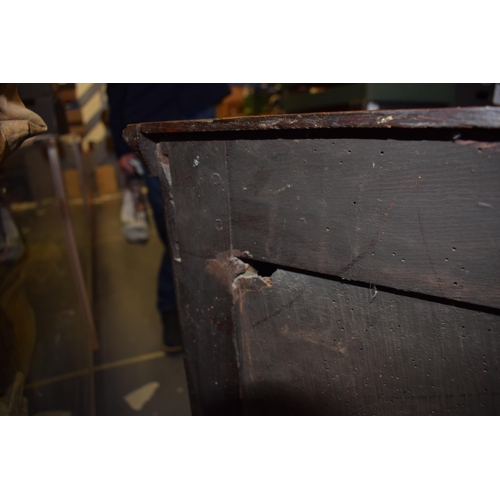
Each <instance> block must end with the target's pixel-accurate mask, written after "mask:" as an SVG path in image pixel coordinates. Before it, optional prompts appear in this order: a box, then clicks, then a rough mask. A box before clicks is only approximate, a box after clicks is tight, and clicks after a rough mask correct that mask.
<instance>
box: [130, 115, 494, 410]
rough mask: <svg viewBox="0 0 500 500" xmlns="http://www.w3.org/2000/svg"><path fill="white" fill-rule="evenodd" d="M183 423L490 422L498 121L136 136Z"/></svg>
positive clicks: (272, 123)
mask: <svg viewBox="0 0 500 500" xmlns="http://www.w3.org/2000/svg"><path fill="white" fill-rule="evenodd" d="M125 136H126V138H127V140H128V142H129V144H131V145H132V146H133V147H134V148H135V150H136V151H137V152H139V153H140V154H141V155H142V157H143V159H144V161H145V163H146V164H147V165H148V168H149V170H150V173H151V174H152V175H157V176H159V177H160V180H161V183H162V189H163V195H164V202H165V211H166V214H167V220H168V222H167V226H168V233H169V237H170V244H171V251H172V256H173V259H174V264H175V278H176V291H177V298H178V303H179V309H180V315H181V323H182V327H183V335H184V343H185V360H186V370H187V374H188V381H189V388H190V397H191V403H192V411H193V413H194V414H219V415H221V414H275V415H284V414H301V415H303V414H305V415H310V414H311V415H322V414H324V415H427V414H436V415H498V414H499V413H500V363H499V361H500V317H499V312H500V109H495V108H463V109H432V110H405V111H382V112H380V111H379V112H351V113H322V114H311V115H283V116H273V117H260V118H257V117H251V118H240V119H223V120H206V121H192V122H164V123H150V124H140V125H130V126H129V127H128V128H127V129H126V131H125Z"/></svg>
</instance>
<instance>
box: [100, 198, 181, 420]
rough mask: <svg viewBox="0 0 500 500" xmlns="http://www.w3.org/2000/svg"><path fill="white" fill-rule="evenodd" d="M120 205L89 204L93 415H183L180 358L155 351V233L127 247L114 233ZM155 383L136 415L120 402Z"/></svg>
mask: <svg viewBox="0 0 500 500" xmlns="http://www.w3.org/2000/svg"><path fill="white" fill-rule="evenodd" d="M120 206H121V200H120V199H115V200H109V201H105V202H101V203H98V204H97V205H95V225H96V240H95V241H96V244H95V254H94V313H95V314H94V316H95V321H96V328H97V332H98V338H99V344H100V346H99V351H97V352H96V353H95V363H94V365H95V370H96V371H95V388H96V391H95V392H96V413H97V415H189V414H190V407H189V398H188V392H187V384H186V377H185V372H184V362H183V358H182V355H176V356H165V355H164V353H163V351H161V345H162V337H161V322H160V317H159V315H158V313H157V311H156V307H155V301H156V286H157V285H156V282H157V272H158V269H159V265H160V259H161V255H162V251H163V246H162V243H161V241H160V240H159V238H158V236H157V234H156V231H155V229H154V228H153V230H152V235H151V239H150V241H149V242H148V243H147V244H146V245H131V244H129V243H127V242H126V241H125V239H124V237H123V235H122V233H121V230H120V219H119V213H120ZM150 382H158V383H159V387H158V389H157V390H156V392H155V393H154V395H153V396H152V398H151V399H150V400H149V401H148V402H147V403H146V404H145V405H144V406H143V408H142V409H141V410H139V411H137V410H134V409H132V408H131V407H130V405H129V404H127V402H126V401H125V400H124V397H125V396H126V395H127V394H128V393H130V392H131V391H134V390H136V389H138V388H140V387H142V386H144V385H145V384H147V383H150Z"/></svg>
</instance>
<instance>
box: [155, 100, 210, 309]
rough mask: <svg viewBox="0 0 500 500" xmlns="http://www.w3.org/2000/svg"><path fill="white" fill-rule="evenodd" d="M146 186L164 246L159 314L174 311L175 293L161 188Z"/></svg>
mask: <svg viewBox="0 0 500 500" xmlns="http://www.w3.org/2000/svg"><path fill="white" fill-rule="evenodd" d="M214 117H215V109H214V108H209V109H207V110H205V111H203V112H201V113H199V114H198V115H197V116H195V117H193V118H194V119H196V118H198V119H201V118H214ZM145 181H146V186H147V188H148V199H149V204H150V205H151V209H152V210H153V216H154V219H155V224H156V229H157V230H158V234H159V236H160V238H161V240H162V242H163V245H164V246H165V252H164V253H163V257H162V261H161V266H160V272H159V274H158V297H157V307H158V310H159V311H160V313H161V312H165V311H172V310H175V308H176V304H175V292H174V280H173V275H172V262H171V260H170V254H169V252H168V242H167V228H166V224H165V212H164V209H163V199H162V196H161V186H160V181H159V179H158V178H157V177H149V176H147V175H146V177H145Z"/></svg>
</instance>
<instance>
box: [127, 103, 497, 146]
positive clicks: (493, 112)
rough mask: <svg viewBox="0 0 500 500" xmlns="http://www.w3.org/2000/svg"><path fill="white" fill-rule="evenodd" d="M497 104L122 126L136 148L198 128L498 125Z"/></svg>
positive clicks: (485, 127) (278, 128) (421, 127)
mask: <svg viewBox="0 0 500 500" xmlns="http://www.w3.org/2000/svg"><path fill="white" fill-rule="evenodd" d="M499 123H500V108H494V107H490V108H488V107H481V108H474V107H470V108H445V109H406V110H398V111H394V110H385V111H345V112H341V113H307V114H302V115H277V116H250V117H248V118H220V119H214V120H190V121H171V122H155V123H141V124H140V125H129V126H128V127H127V128H126V129H125V134H126V140H127V141H128V143H129V144H130V145H131V147H134V148H137V146H136V144H137V143H138V142H139V141H140V134H145V135H148V134H180V133H197V132H203V133H206V132H221V131H224V132H235V131H264V130H308V129H314V130H319V129H336V128H341V129H343V128H367V129H373V128H380V129H390V128H411V129H416V128H418V129H426V128H432V129H453V128H464V129H474V128H481V129H498V128H499V126H500V125H499Z"/></svg>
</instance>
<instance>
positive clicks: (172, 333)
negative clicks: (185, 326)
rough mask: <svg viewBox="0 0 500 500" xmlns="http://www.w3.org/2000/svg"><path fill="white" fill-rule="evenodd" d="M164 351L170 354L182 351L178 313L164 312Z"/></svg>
mask: <svg viewBox="0 0 500 500" xmlns="http://www.w3.org/2000/svg"><path fill="white" fill-rule="evenodd" d="M161 319H162V322H163V350H164V351H165V352H166V353H168V354H174V353H177V352H181V351H182V335H181V325H180V323H179V316H178V315H177V311H175V310H174V311H163V312H162V313H161Z"/></svg>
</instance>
